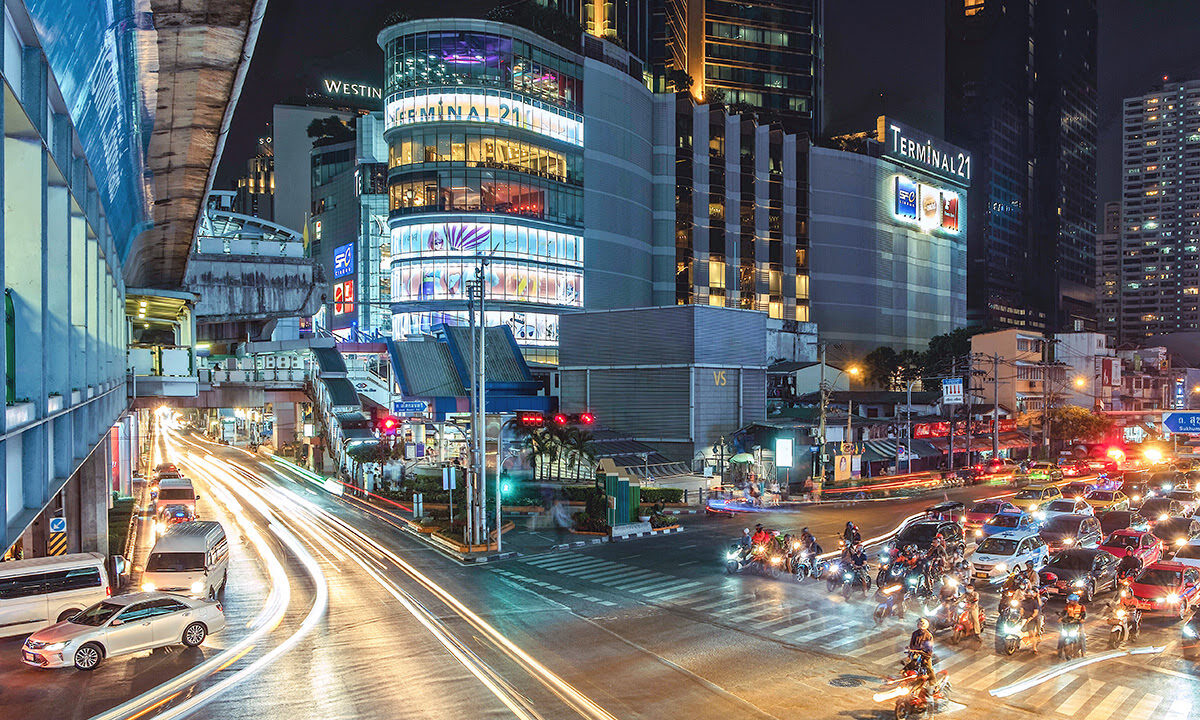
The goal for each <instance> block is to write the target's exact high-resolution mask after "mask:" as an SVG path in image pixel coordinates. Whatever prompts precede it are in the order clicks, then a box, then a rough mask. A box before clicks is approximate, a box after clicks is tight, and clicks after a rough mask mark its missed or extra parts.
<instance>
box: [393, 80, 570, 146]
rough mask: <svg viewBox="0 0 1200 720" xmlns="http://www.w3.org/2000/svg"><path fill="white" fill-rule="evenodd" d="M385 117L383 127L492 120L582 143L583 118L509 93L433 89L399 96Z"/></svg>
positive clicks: (485, 121) (500, 123) (486, 121)
mask: <svg viewBox="0 0 1200 720" xmlns="http://www.w3.org/2000/svg"><path fill="white" fill-rule="evenodd" d="M384 118H385V128H384V129H391V128H394V127H400V126H404V125H419V124H423V123H429V122H472V123H475V122H477V123H494V124H498V125H509V126H512V127H519V128H523V129H525V130H531V131H533V132H536V133H540V134H542V135H546V136H548V137H552V138H555V139H557V140H562V141H563V142H568V143H571V144H572V145H579V146H582V145H583V120H582V119H580V118H579V116H576V115H575V114H574V113H563V112H562V111H556V110H552V109H550V107H549V106H548V105H543V104H542V103H539V102H537V101H535V100H524V99H521V98H519V97H516V96H514V95H512V94H511V93H497V94H487V95H485V94H483V93H469V92H468V93H454V92H440V93H439V92H434V93H426V94H423V95H412V96H409V97H401V98H397V99H395V100H392V101H391V102H389V103H388V104H387V110H386V112H385V113H384Z"/></svg>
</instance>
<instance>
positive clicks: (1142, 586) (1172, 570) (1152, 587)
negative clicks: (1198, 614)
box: [1129, 561, 1200, 618]
mask: <svg viewBox="0 0 1200 720" xmlns="http://www.w3.org/2000/svg"><path fill="white" fill-rule="evenodd" d="M1129 589H1130V591H1131V592H1132V593H1133V597H1134V599H1135V600H1137V606H1138V609H1139V610H1141V611H1143V612H1167V613H1174V614H1178V615H1179V617H1181V618H1186V617H1187V616H1188V613H1189V612H1190V611H1191V608H1192V607H1194V606H1195V605H1196V602H1197V600H1198V599H1200V568H1195V567H1191V566H1189V565H1181V564H1179V563H1175V562H1162V561H1159V562H1156V563H1154V564H1153V565H1151V566H1149V567H1147V568H1145V569H1144V570H1142V571H1141V572H1140V573H1138V576H1137V577H1136V578H1134V579H1133V582H1131V583H1130V584H1129Z"/></svg>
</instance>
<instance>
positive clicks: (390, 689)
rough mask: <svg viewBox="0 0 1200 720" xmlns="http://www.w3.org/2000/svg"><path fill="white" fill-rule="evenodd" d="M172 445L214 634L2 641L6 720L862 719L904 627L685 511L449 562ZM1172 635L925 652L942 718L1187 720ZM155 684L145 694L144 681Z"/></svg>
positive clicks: (260, 467) (817, 520) (797, 519)
mask: <svg viewBox="0 0 1200 720" xmlns="http://www.w3.org/2000/svg"><path fill="white" fill-rule="evenodd" d="M172 447H173V448H174V450H173V452H175V453H177V454H178V456H179V460H180V462H181V464H182V465H184V466H185V467H186V468H188V469H189V470H190V472H191V473H192V474H194V475H195V476H196V478H197V480H198V484H199V485H200V492H201V494H202V496H203V498H204V500H202V503H203V502H211V506H209V505H202V507H201V512H202V513H203V514H206V515H207V514H208V513H210V512H211V513H212V515H211V516H212V517H219V518H220V519H221V521H222V522H223V523H224V524H225V526H226V528H227V532H229V534H230V536H231V538H236V541H237V542H236V548H237V550H236V552H235V565H234V567H235V569H236V572H235V573H232V574H231V576H230V583H229V589H228V591H227V597H226V599H225V602H226V605H227V607H228V608H229V611H228V612H229V617H230V620H231V623H230V627H228V628H227V629H226V631H225V632H224V633H221V634H219V635H216V636H213V637H212V638H211V639H210V640H209V641H208V642H207V643H206V644H205V646H203V647H201V648H200V649H199V653H197V654H196V655H195V656H188V654H187V653H185V652H184V651H183V650H182V649H170V650H166V651H157V652H156V653H144V654H141V655H135V656H131V657H128V658H112V659H110V660H109V661H108V662H107V663H106V664H105V665H104V666H102V667H101V668H100V669H99V670H97V671H96V672H94V673H91V674H84V673H79V672H76V671H73V670H63V671H34V670H32V669H30V670H26V669H24V668H22V667H20V666H19V665H18V664H17V662H16V656H17V653H16V645H15V644H14V643H13V642H11V641H10V642H7V643H3V644H0V693H2V694H0V703H2V704H3V707H4V709H5V715H6V716H11V717H35V716H41V715H43V714H45V710H46V708H47V707H55V708H56V709H58V710H59V713H58V716H66V717H79V718H84V717H90V716H92V715H94V714H95V713H96V712H98V711H99V710H100V709H103V708H106V707H111V706H113V705H115V704H117V703H119V702H121V701H122V700H124V699H126V698H128V697H130V696H132V695H135V694H137V693H139V692H149V693H150V694H151V695H154V693H155V692H158V693H159V694H161V695H162V698H163V700H164V702H163V703H162V704H161V705H158V706H156V707H154V708H153V709H151V710H149V711H147V712H145V713H143V714H141V715H139V716H138V717H142V718H149V717H174V716H179V715H182V714H183V712H184V711H185V710H190V709H192V705H191V704H194V705H195V707H196V712H195V715H194V717H211V718H234V719H240V718H247V719H249V718H254V719H255V720H261V719H263V718H286V720H310V719H311V720H318V719H319V720H327V719H332V718H398V717H404V718H430V719H431V720H432V719H434V718H436V719H437V720H444V719H445V718H460V717H461V718H493V717H494V718H508V717H518V718H545V719H546V720H554V719H557V718H587V719H589V720H591V719H595V720H608V719H609V718H622V719H624V718H632V719H641V718H647V719H648V718H655V719H656V720H661V718H664V717H671V718H688V719H689V720H690V719H691V718H697V719H699V718H780V719H783V718H860V719H863V718H871V717H884V716H886V714H887V711H888V710H889V709H890V708H888V707H885V706H883V705H878V704H875V703H874V702H873V701H872V699H871V695H872V693H873V692H874V691H875V690H876V689H878V686H879V679H880V677H881V676H883V675H886V674H889V673H892V672H894V671H895V669H896V665H897V659H898V651H899V650H900V649H901V648H902V647H903V645H904V644H905V642H906V639H907V635H908V633H909V631H910V630H911V628H910V627H908V626H907V625H905V626H901V625H899V624H898V623H894V622H893V623H891V624H889V625H887V626H885V627H884V628H882V629H879V628H876V627H875V626H874V623H873V621H872V619H871V610H872V608H873V605H872V604H871V603H870V602H869V601H863V600H851V601H850V602H845V601H843V600H842V599H841V597H840V596H838V597H830V596H828V595H827V593H826V592H825V591H824V589H823V586H821V585H819V584H817V583H815V582H811V581H809V582H805V583H797V582H796V581H795V580H793V579H781V580H771V579H767V578H762V577H757V576H750V575H734V576H730V575H727V574H725V572H724V570H723V567H722V558H723V554H724V551H725V548H726V546H727V544H728V543H729V542H730V541H731V539H732V538H733V537H735V536H736V535H737V534H740V529H741V527H743V526H744V525H745V524H746V521H745V519H744V518H741V517H739V518H734V519H718V518H705V517H703V516H690V517H685V518H684V519H683V522H684V524H685V531H684V532H682V533H678V534H674V535H667V536H661V537H656V538H650V539H643V540H632V541H627V542H622V543H614V544H604V545H597V546H590V547H588V548H585V549H581V550H576V551H569V552H557V553H546V554H542V555H531V556H524V557H521V558H518V559H516V560H512V561H506V562H499V563H492V564H488V565H482V566H481V565H471V566H464V565H460V564H458V563H455V562H452V561H450V560H449V559H447V558H445V557H443V556H442V555H440V554H438V553H436V552H433V551H432V550H430V549H429V548H427V547H426V546H424V545H421V544H419V543H417V542H416V541H415V540H414V539H412V538H411V537H409V536H408V535H407V534H406V533H403V532H401V531H400V530H399V529H398V528H397V527H396V526H395V525H394V524H392V522H390V521H389V519H388V518H387V517H386V516H384V515H382V514H379V513H375V512H373V511H368V510H366V509H364V508H362V507H361V506H360V505H358V504H357V503H355V502H353V501H351V500H348V499H340V498H337V497H335V496H333V495H331V494H329V493H328V492H327V491H326V490H324V489H323V488H321V487H319V486H317V485H316V484H314V483H313V482H311V481H310V480H308V479H307V478H305V477H304V476H303V475H301V474H299V473H295V472H294V471H291V470H289V469H287V468H286V467H285V466H280V465H277V464H275V463H272V462H270V461H269V460H265V459H262V458H258V457H255V456H251V455H250V454H248V453H245V452H244V451H240V450H237V449H234V448H227V447H222V446H215V445H212V444H209V443H205V442H203V441H199V440H194V439H191V438H182V437H178V438H174V439H173V440H172ZM999 492H1005V490H1004V489H1003V488H996V487H986V486H985V487H972V488H960V489H956V490H954V491H951V492H950V493H949V496H950V498H951V499H964V500H966V499H974V498H977V497H985V496H989V495H994V494H998V493H999ZM934 501H936V499H935V500H934ZM932 502H933V501H931V500H928V499H924V500H917V501H898V502H894V503H883V504H872V505H869V506H856V507H854V508H853V509H844V508H833V507H825V506H820V507H808V508H803V509H801V510H798V511H796V512H792V513H779V512H771V513H764V514H762V515H760V516H759V517H760V518H762V520H761V521H763V522H764V524H767V525H769V526H773V527H777V528H779V529H794V530H798V529H799V528H800V527H802V526H808V527H810V529H812V530H813V531H814V532H815V533H816V534H817V535H818V537H819V538H820V539H821V540H822V541H823V542H826V543H828V542H829V541H830V539H831V538H833V537H834V536H836V534H837V532H838V530H839V529H840V527H841V526H842V525H843V524H844V523H845V521H846V519H848V518H849V519H854V520H855V521H856V522H858V523H859V525H860V526H861V527H862V528H863V530H864V534H867V535H871V534H876V533H877V531H882V530H887V529H890V528H891V527H892V526H893V525H894V524H895V523H896V521H897V520H898V519H899V518H902V517H904V516H906V515H909V514H912V513H913V512H916V511H918V510H920V509H923V508H924V507H927V506H928V505H930V504H932ZM834 546H836V544H834ZM827 547H828V544H827ZM281 573H282V574H281ZM281 585H286V586H287V591H286V602H285V603H284V605H283V608H282V610H280V608H279V607H278V605H279V603H278V602H275V605H274V607H275V619H273V620H271V622H270V623H268V626H269V627H268V631H267V632H265V633H262V634H260V635H259V636H258V637H257V638H256V640H255V642H254V643H253V644H252V646H251V647H249V648H248V649H245V650H244V653H243V654H240V655H238V656H237V657H234V658H231V659H230V660H231V661H230V663H229V664H228V665H227V666H226V667H223V668H221V669H219V670H215V671H214V672H212V673H209V674H207V675H206V676H205V677H204V678H202V679H201V680H199V681H198V682H193V683H190V684H186V685H183V686H180V685H181V684H182V683H183V680H181V679H177V680H171V679H170V678H171V677H172V676H178V675H179V674H180V673H183V672H185V671H186V670H187V669H188V668H194V667H197V666H202V665H201V663H203V662H204V659H205V658H206V657H208V658H217V657H219V656H221V653H223V652H230V651H234V650H238V649H239V643H242V642H244V639H245V637H246V636H247V635H249V634H252V633H254V632H256V629H255V628H256V627H258V626H257V625H256V620H258V619H259V618H260V617H261V616H262V615H263V613H264V612H265V611H263V608H264V607H271V606H272V597H274V598H276V600H278V598H279V597H280V596H283V595H284V592H283V591H282V590H281ZM326 591H327V594H326ZM986 604H987V605H988V606H989V607H994V602H990V601H988V602H987V603H986ZM314 617H315V618H316V619H315V621H314V620H313V618H314ZM260 625H261V623H260ZM248 626H250V627H248ZM1051 626H1052V627H1053V626H1054V624H1053V623H1051ZM1089 631H1090V634H1091V635H1092V636H1094V638H1093V639H1092V640H1091V642H1092V645H1091V649H1092V651H1093V652H1092V655H1093V656H1096V655H1098V654H1099V653H1100V652H1101V651H1102V650H1103V649H1104V648H1103V647H1102V643H1101V642H1100V640H1099V639H1098V638H1099V636H1100V635H1103V634H1105V632H1106V629H1105V627H1104V625H1103V624H1102V622H1101V621H1099V620H1094V621H1092V622H1091V623H1089ZM1177 635H1178V633H1177V624H1173V623H1169V622H1166V621H1153V620H1152V621H1148V622H1147V626H1146V631H1145V633H1144V635H1143V638H1142V640H1141V642H1140V643H1139V644H1149V643H1155V644H1162V645H1166V646H1167V650H1166V651H1165V652H1164V653H1162V654H1161V655H1154V656H1139V657H1137V658H1123V659H1115V660H1109V661H1106V662H1101V663H1096V664H1094V665H1090V666H1087V667H1084V668H1080V669H1075V670H1071V671H1069V672H1066V673H1064V674H1062V675H1059V676H1055V677H1051V678H1049V679H1047V680H1046V681H1045V682H1043V683H1038V684H1034V685H1032V686H1030V687H1029V688H1027V689H1024V690H1022V691H1020V692H1014V694H1012V695H1010V696H1008V697H1005V698H1003V699H999V698H995V697H992V696H991V695H989V694H988V691H989V690H993V689H996V688H1004V687H1011V686H1012V685H1013V684H1014V683H1017V682H1019V681H1022V680H1027V679H1029V678H1034V677H1036V676H1038V675H1039V673H1042V672H1044V671H1048V670H1052V669H1054V668H1055V667H1056V666H1058V665H1060V664H1059V663H1056V662H1055V660H1054V659H1053V653H1052V652H1044V653H1042V655H1040V656H1036V657H1035V656H1033V655H1031V654H1030V653H1027V652H1022V653H1020V654H1018V655H1017V656H1014V657H1011V658H1007V657H1000V656H998V655H996V654H995V653H994V652H993V651H992V650H991V647H990V644H987V645H985V646H984V647H982V648H975V647H973V646H969V647H966V648H961V649H954V648H949V647H944V646H941V645H940V644H939V656H940V657H941V666H942V667H943V668H945V669H948V670H949V671H950V674H951V679H952V681H953V682H954V685H955V688H956V693H955V699H956V700H957V701H958V702H959V703H961V704H962V705H964V706H965V708H960V709H959V710H958V712H957V713H955V714H957V715H958V716H960V717H971V718H984V717H999V716H1000V715H1001V714H1003V715H1004V716H1005V717H1014V718H1023V717H1030V718H1032V717H1049V718H1057V717H1060V716H1061V717H1072V718H1076V719H1077V720H1109V719H1112V720H1117V719H1118V718H1120V720H1148V718H1151V717H1153V718H1155V719H1156V720H1166V719H1168V718H1177V719H1182V718H1189V717H1192V718H1196V717H1200V683H1198V682H1197V680H1196V678H1195V677H1194V673H1195V667H1194V665H1193V664H1191V663H1188V662H1186V661H1183V660H1182V659H1180V658H1179V652H1178V642H1177ZM1052 643H1053V639H1048V640H1046V641H1044V648H1045V649H1046V650H1049V649H1051V648H1052ZM238 651H239V652H241V651H240V650H238ZM164 682H166V683H167V685H168V687H167V689H166V690H158V691H156V690H154V689H153V688H152V686H154V685H155V684H156V683H164ZM172 683H175V685H172ZM168 691H170V692H168ZM217 691H220V692H217ZM210 695H211V697H210ZM68 708H69V710H68ZM10 710H11V711H12V714H11V715H10V714H9V711H10ZM139 712H141V708H140V707H138V708H133V707H131V708H129V709H128V710H120V711H118V712H117V713H114V714H112V715H111V716H112V717H123V718H132V717H134V715H135V714H136V713H139Z"/></svg>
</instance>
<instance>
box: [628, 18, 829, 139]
mask: <svg viewBox="0 0 1200 720" xmlns="http://www.w3.org/2000/svg"><path fill="white" fill-rule="evenodd" d="M823 6H824V0H738V1H736V2H734V1H731V0H654V7H653V11H652V18H651V36H652V45H653V49H652V51H651V57H650V58H649V60H650V62H651V64H652V66H653V74H654V80H653V83H654V89H655V90H656V91H658V92H666V91H671V90H675V91H682V90H688V91H690V92H691V94H692V96H693V97H694V98H696V99H697V100H701V101H721V102H725V103H729V104H732V105H736V106H741V105H744V106H749V107H752V108H755V109H761V110H765V111H767V112H769V113H770V114H771V115H773V116H775V117H776V118H778V119H780V120H782V121H783V122H784V124H785V127H786V129H787V130H788V131H789V132H804V133H807V134H808V136H809V137H810V138H815V137H817V135H818V134H819V133H820V128H821V82H822V75H823V69H824V59H823V58H824V39H823V23H824V20H823Z"/></svg>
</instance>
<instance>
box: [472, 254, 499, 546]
mask: <svg viewBox="0 0 1200 720" xmlns="http://www.w3.org/2000/svg"><path fill="white" fill-rule="evenodd" d="M487 266H488V261H487V258H483V259H481V260H480V261H479V267H477V268H475V279H476V281H478V283H479V360H478V361H477V362H476V363H475V366H476V369H475V376H476V378H477V379H478V383H479V406H478V409H479V473H478V474H477V475H476V477H477V478H478V480H479V493H478V494H477V496H476V497H477V502H478V508H477V510H476V512H478V513H479V521H478V522H477V523H476V527H477V532H478V533H479V541H480V542H482V543H484V544H485V545H486V544H487V401H486V400H485V398H484V394H485V391H486V385H487V367H486V364H485V361H484V337H485V336H486V335H487V315H486V314H485V311H486V309H487V307H486V304H487ZM497 500H499V498H497Z"/></svg>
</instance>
